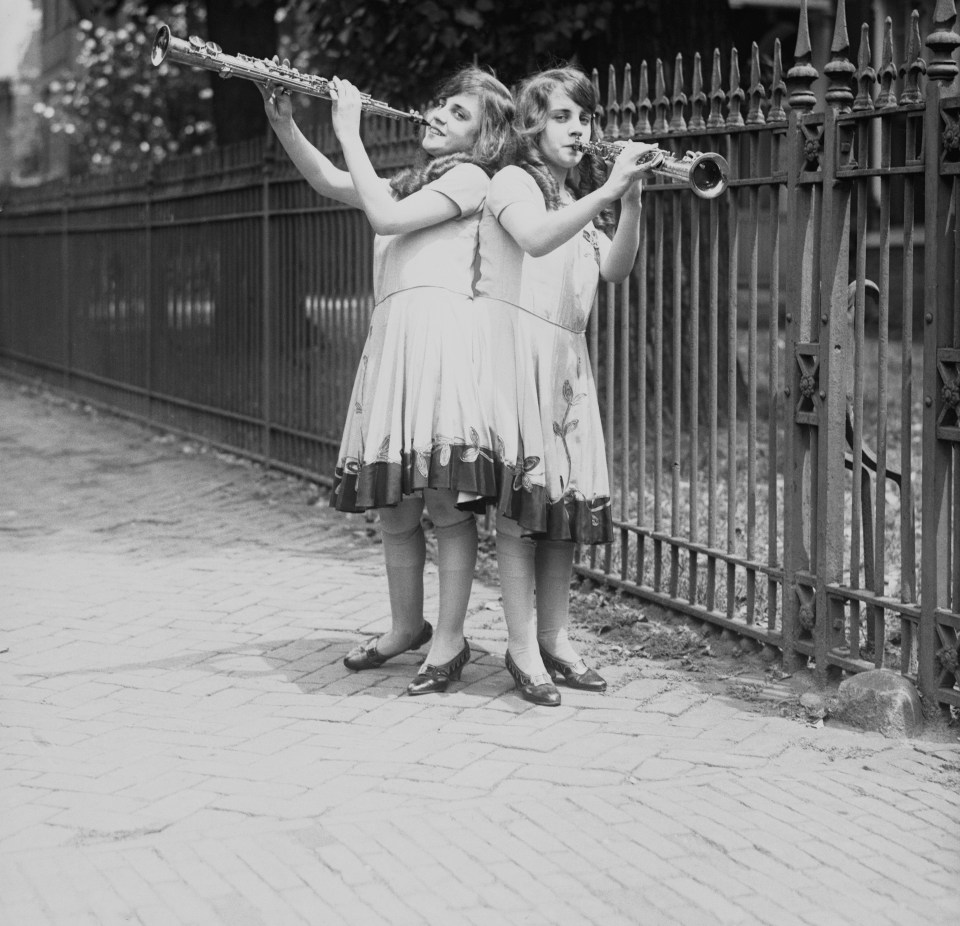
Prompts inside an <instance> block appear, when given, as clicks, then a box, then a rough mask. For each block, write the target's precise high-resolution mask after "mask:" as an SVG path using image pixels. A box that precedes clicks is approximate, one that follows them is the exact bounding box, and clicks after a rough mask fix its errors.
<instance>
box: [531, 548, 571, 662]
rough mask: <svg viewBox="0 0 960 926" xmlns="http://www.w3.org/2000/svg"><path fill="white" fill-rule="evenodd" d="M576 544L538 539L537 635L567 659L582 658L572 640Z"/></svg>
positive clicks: (554, 654) (546, 645)
mask: <svg viewBox="0 0 960 926" xmlns="http://www.w3.org/2000/svg"><path fill="white" fill-rule="evenodd" d="M573 547H574V545H573V544H572V543H570V542H569V541H566V540H541V541H539V542H538V543H537V553H536V565H535V573H536V577H537V639H538V641H539V643H540V645H541V646H542V647H543V648H544V649H545V650H546V651H547V652H548V653H549V654H550V655H551V656H556V658H557V659H562V660H563V661H564V662H573V663H576V662H579V660H580V656H579V655H578V653H577V651H576V650H575V649H574V648H573V646H572V644H571V643H570V639H569V637H568V636H567V626H568V625H569V623H570V578H571V576H572V575H573Z"/></svg>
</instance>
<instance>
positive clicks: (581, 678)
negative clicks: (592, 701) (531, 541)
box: [536, 540, 607, 691]
mask: <svg viewBox="0 0 960 926" xmlns="http://www.w3.org/2000/svg"><path fill="white" fill-rule="evenodd" d="M536 574H537V640H538V641H539V643H540V649H541V653H542V657H543V661H544V662H545V663H546V665H547V668H548V669H549V670H550V672H551V674H558V675H561V676H563V679H564V681H565V682H566V684H567V687H569V688H580V689H582V690H584V691H606V688H607V683H606V681H604V679H603V677H602V676H601V675H599V674H598V673H597V672H595V671H594V670H593V669H590V668H588V667H587V664H586V663H585V662H584V661H583V660H582V659H581V658H580V654H579V653H578V652H577V651H576V650H575V649H574V648H573V645H572V644H571V643H570V638H569V637H568V636H567V626H568V625H569V623H570V578H571V576H572V575H573V544H572V543H571V542H570V541H567V540H550V541H542V542H541V543H538V544H537V557H536Z"/></svg>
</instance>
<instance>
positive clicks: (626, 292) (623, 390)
mask: <svg viewBox="0 0 960 926" xmlns="http://www.w3.org/2000/svg"><path fill="white" fill-rule="evenodd" d="M630 277H631V274H627V277H626V279H625V280H624V281H623V283H622V284H621V285H620V299H621V302H620V437H619V440H620V453H621V457H620V520H621V521H623V522H626V521H627V520H628V518H629V517H630V466H631V461H630V330H631V324H630ZM607 440H608V441H612V440H613V435H612V434H611V435H609V436H608V437H607ZM629 555H630V531H627V530H621V532H620V578H621V579H622V580H625V579H626V578H627V565H628V563H627V561H628V558H629Z"/></svg>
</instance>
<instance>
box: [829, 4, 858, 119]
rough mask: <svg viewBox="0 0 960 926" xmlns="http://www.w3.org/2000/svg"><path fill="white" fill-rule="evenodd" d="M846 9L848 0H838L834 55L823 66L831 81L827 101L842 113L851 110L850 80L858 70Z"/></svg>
mask: <svg viewBox="0 0 960 926" xmlns="http://www.w3.org/2000/svg"><path fill="white" fill-rule="evenodd" d="M846 9H847V6H846V0H838V2H837V19H836V24H835V26H834V30H833V43H832V44H831V45H830V53H831V55H832V57H831V58H830V60H829V61H828V62H827V63H826V65H824V68H823V73H824V75H825V76H826V77H827V78H828V79H829V81H830V83H829V84H828V85H827V92H826V94H825V96H826V100H827V103H829V104H830V105H831V106H833V107H835V108H836V110H837V112H841V113H848V112H850V107H851V104H852V103H853V90H852V89H851V88H850V82H851V80H852V79H853V75H854V73H855V72H856V70H857V69H856V68H855V67H854V66H853V62H852V61H851V60H850V58H849V55H848V52H849V51H850V39H848V38H847V13H846Z"/></svg>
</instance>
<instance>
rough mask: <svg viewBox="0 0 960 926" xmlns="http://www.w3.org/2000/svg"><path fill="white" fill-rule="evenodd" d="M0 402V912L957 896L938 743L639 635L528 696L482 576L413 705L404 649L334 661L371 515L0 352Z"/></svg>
mask: <svg viewBox="0 0 960 926" xmlns="http://www.w3.org/2000/svg"><path fill="white" fill-rule="evenodd" d="M41 412H42V413H41ZM0 419H2V420H3V421H4V432H3V434H2V435H0V454H2V457H0V465H2V467H3V479H2V480H0V516H2V519H0V594H2V598H0V601H2V604H0V608H3V609H4V613H3V633H4V639H3V641H2V644H3V645H2V646H0V648H3V647H6V648H7V652H6V653H2V654H0V699H2V703H3V710H2V713H0V756H2V759H3V762H2V763H0V882H2V883H3V884H4V891H2V892H0V922H4V923H6V922H10V923H11V924H16V926H34V924H37V926H45V924H48V923H49V924H53V926H78V924H84V923H90V924H94V926H112V924H113V923H114V922H116V923H121V922H131V923H140V924H141V926H142V924H151V923H157V924H163V926H170V924H171V923H177V924H178V926H190V924H193V923H196V924H197V926H218V924H229V926H259V924H263V926H285V924H288V923H289V924H297V923H305V924H311V926H312V924H314V923H317V922H323V923H331V924H332V923H345V924H349V926H354V924H358V926H359V924H362V926H368V924H371V926H376V924H387V926H405V924H408V923H409V924H411V926H412V924H417V926H419V924H420V923H422V922H424V921H425V920H429V919H431V918H437V919H442V920H444V921H448V922H456V923H464V924H467V926H470V924H475V926H488V924H489V926H493V924H496V926H501V924H502V923H524V924H525V926H537V924H541V923H542V924H544V926H546V924H551V926H552V924H554V923H556V922H566V921H571V920H578V921H581V922H583V923H584V924H585V926H601V924H602V926H616V924H621V923H622V924H631V926H633V924H635V923H637V922H642V923H644V926H674V924H695V926H705V924H707V923H711V922H714V923H723V922H729V923H737V924H743V926H823V924H824V923H833V922H845V923H851V924H853V923H859V922H864V923H870V926H886V924H888V923H889V924H891V926H893V924H894V923H896V926H902V922H901V921H898V920H897V919H896V910H897V909H900V910H903V909H909V910H911V911H913V912H914V913H915V914H916V915H917V916H918V917H919V918H920V919H919V920H918V921H922V922H937V921H940V920H946V919H947V917H948V916H952V914H953V911H954V910H955V905H956V893H955V885H956V882H957V875H958V874H960V844H958V840H957V836H956V834H957V832H960V827H958V823H960V798H958V797H957V794H956V782H957V780H958V778H957V769H958V768H960V761H958V760H960V749H957V748H956V747H954V746H953V745H952V744H944V743H932V742H931V743H926V742H924V743H923V747H924V750H926V751H923V750H918V749H916V748H914V745H915V744H917V743H919V742H920V741H919V740H914V741H911V742H905V741H897V740H890V739H886V738H884V737H883V736H881V735H879V734H875V733H865V732H862V731H858V730H854V729H849V728H833V729H827V728H825V729H823V730H819V731H813V730H811V729H810V728H807V727H805V726H802V725H798V724H797V723H796V722H794V721H792V720H790V719H788V718H775V717H773V718H770V717H761V716H758V715H753V714H744V713H743V712H741V711H740V710H739V709H738V708H737V706H736V705H735V704H732V703H731V702H729V701H728V700H725V699H718V698H711V697H705V696H704V695H703V694H702V693H701V692H700V691H699V690H698V689H696V688H695V687H694V686H692V685H690V684H689V683H688V682H686V681H683V680H682V684H679V685H677V684H676V681H675V679H674V678H673V677H672V676H669V677H668V676H667V675H664V674H663V672H662V670H661V669H659V668H658V667H657V666H656V665H655V664H653V663H651V666H650V671H651V673H659V674H656V675H654V674H651V675H645V676H644V677H641V678H639V679H637V678H632V679H630V680H628V681H627V683H626V684H624V685H621V686H619V687H616V683H617V682H618V681H620V680H623V679H625V678H626V676H625V675H623V674H619V675H618V673H617V669H618V668H619V667H609V668H606V667H605V668H604V672H605V673H606V674H608V675H609V677H610V679H611V680H612V684H613V687H614V688H615V689H616V690H611V691H610V693H608V694H606V695H603V696H597V695H593V694H589V693H583V692H574V691H571V690H567V689H561V691H562V694H563V705H562V707H561V708H559V709H556V710H554V709H550V710H545V709H542V708H537V707H535V706H534V705H530V704H528V703H527V702H524V701H523V700H522V699H521V698H520V697H519V696H518V695H517V694H516V692H515V691H514V690H513V687H512V681H511V679H510V678H509V676H508V675H507V673H506V671H505V670H504V669H503V652H504V650H505V646H506V632H505V627H504V625H503V619H502V614H501V613H500V612H492V611H488V610H486V609H485V608H484V604H485V603H486V602H487V601H491V600H494V601H495V600H496V599H497V597H498V594H499V592H498V589H497V588H496V587H495V586H491V587H485V586H483V585H481V584H480V583H476V584H475V587H474V593H473V596H472V598H471V614H470V617H469V618H468V623H467V632H468V635H470V639H471V643H472V645H473V647H474V650H475V658H474V660H473V661H472V662H471V666H470V668H469V670H468V672H467V673H465V676H468V675H469V676H470V678H468V679H466V680H467V682H468V684H465V685H455V686H453V687H452V688H451V690H450V692H448V693H447V694H446V695H444V696H442V697H437V698H422V699H419V700H418V699H408V698H406V696H405V694H404V690H405V687H406V684H407V682H408V681H409V679H410V677H411V676H412V674H413V673H414V672H415V670H416V667H417V665H418V661H419V659H420V658H422V654H414V653H410V654H404V655H403V656H401V657H398V658H397V659H395V660H391V662H390V663H388V664H387V665H385V666H384V667H383V669H382V670H380V671H377V672H364V673H350V672H348V671H347V670H346V669H345V668H344V667H343V666H342V664H341V660H342V658H343V655H344V653H346V651H347V650H348V649H349V648H350V647H351V646H352V645H354V643H355V642H356V641H358V640H364V639H367V638H368V637H370V636H372V635H374V634H376V633H379V632H382V631H383V630H385V629H386V628H387V627H388V626H389V603H388V600H387V595H386V582H385V575H384V569H383V563H382V554H381V551H380V549H379V546H378V545H377V544H375V543H371V542H370V540H369V538H368V537H367V527H368V524H367V521H366V519H364V518H359V517H343V516H341V515H338V514H337V513H336V512H333V511H331V510H329V509H327V508H325V507H324V506H323V505H314V506H307V505H305V504H303V503H302V501H301V500H299V499H297V498H296V497H295V496H294V497H292V498H287V497H286V496H282V495H281V496H277V498H276V499H274V498H273V497H272V496H270V492H271V491H273V488H272V487H276V486H278V485H283V484H284V483H283V481H282V480H273V479H271V478H269V477H268V476H267V474H264V473H263V472H262V471H261V470H260V469H259V468H258V467H256V466H253V465H252V464H246V463H244V464H238V463H227V462H225V460H223V459H219V458H218V457H217V455H216V454H205V453H193V454H184V453H181V452H180V449H179V447H180V442H179V441H178V440H177V439H169V440H168V439H166V438H161V439H157V438H158V437H159V435H155V434H154V433H153V432H150V431H145V430H144V429H142V428H140V427H139V426H137V425H135V424H133V423H131V422H126V421H123V420H121V419H115V418H112V417H110V416H108V415H103V416H100V415H96V416H88V415H83V414H79V413H77V412H73V411H71V410H70V409H69V407H67V406H63V405H58V404H56V403H55V402H54V401H52V400H45V399H43V398H41V397H38V396H33V395H29V394H25V393H21V392H19V391H18V389H17V387H16V386H13V385H11V383H10V382H9V381H8V380H3V379H0ZM65 451H69V453H65ZM51 487H53V490H52V491H51ZM265 500H266V501H265ZM8 511H14V512H17V514H16V515H15V516H4V513H5V512H8ZM357 532H358V533H357ZM425 600H426V610H427V613H428V614H429V615H434V616H435V614H436V609H437V574H436V570H435V569H430V570H428V572H427V576H426V596H425ZM828 726H829V725H828ZM927 747H929V748H927ZM891 891H892V892H894V893H893V894H891ZM715 898H720V900H719V901H717V900H716V899H715ZM894 898H895V899H894Z"/></svg>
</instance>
